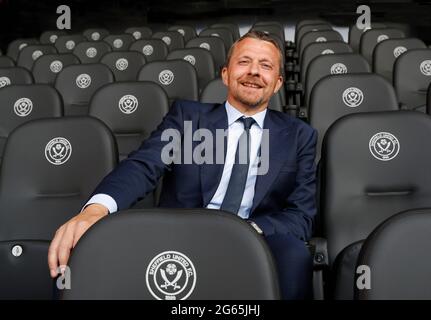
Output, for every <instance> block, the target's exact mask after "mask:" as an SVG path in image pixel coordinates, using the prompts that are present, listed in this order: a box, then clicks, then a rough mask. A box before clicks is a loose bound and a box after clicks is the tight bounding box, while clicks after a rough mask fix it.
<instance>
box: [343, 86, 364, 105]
mask: <svg viewBox="0 0 431 320" xmlns="http://www.w3.org/2000/svg"><path fill="white" fill-rule="evenodd" d="M363 101H364V94H363V93H362V91H361V90H360V89H358V88H354V87H351V88H348V89H346V90H344V92H343V102H344V104H345V105H346V106H348V107H350V108H356V107H359V106H360V105H361V103H362V102H363Z"/></svg>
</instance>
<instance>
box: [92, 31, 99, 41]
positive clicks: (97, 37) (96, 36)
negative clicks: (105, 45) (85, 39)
mask: <svg viewBox="0 0 431 320" xmlns="http://www.w3.org/2000/svg"><path fill="white" fill-rule="evenodd" d="M91 39H92V40H94V41H97V40H99V39H100V33H99V32H93V33H92V34H91Z"/></svg>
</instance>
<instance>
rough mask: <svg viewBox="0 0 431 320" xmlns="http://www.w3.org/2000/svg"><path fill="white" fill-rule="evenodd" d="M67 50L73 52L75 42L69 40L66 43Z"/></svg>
mask: <svg viewBox="0 0 431 320" xmlns="http://www.w3.org/2000/svg"><path fill="white" fill-rule="evenodd" d="M66 48H67V49H69V50H73V48H75V41H73V40H69V41H67V42H66Z"/></svg>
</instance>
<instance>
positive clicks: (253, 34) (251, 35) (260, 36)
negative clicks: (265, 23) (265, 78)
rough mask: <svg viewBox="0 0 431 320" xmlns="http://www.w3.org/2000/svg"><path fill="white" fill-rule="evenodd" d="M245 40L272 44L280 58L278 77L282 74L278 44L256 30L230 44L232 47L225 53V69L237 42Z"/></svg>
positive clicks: (280, 53) (281, 57)
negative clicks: (250, 39)
mask: <svg viewBox="0 0 431 320" xmlns="http://www.w3.org/2000/svg"><path fill="white" fill-rule="evenodd" d="M247 38H252V39H257V40H262V41H267V42H269V43H272V45H273V46H274V47H276V48H277V51H278V54H279V58H280V59H279V62H280V75H281V74H282V67H283V66H282V65H283V52H282V51H281V48H280V46H279V45H278V42H277V41H275V40H274V39H273V38H271V36H270V35H269V34H266V33H265V32H262V31H257V30H251V31H249V32H247V33H246V34H244V35H243V36H242V37H241V38H239V39H238V40H236V41H235V42H234V43H233V44H232V46H231V47H230V48H229V51H228V53H227V57H226V63H225V67H227V66H228V65H229V62H230V59H231V57H232V53H233V50H234V49H235V47H236V45H237V44H238V43H239V42H241V41H242V40H244V39H247Z"/></svg>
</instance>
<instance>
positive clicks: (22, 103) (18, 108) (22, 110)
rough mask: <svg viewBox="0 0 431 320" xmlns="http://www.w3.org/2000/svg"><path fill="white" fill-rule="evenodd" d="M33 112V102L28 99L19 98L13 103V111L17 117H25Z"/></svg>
mask: <svg viewBox="0 0 431 320" xmlns="http://www.w3.org/2000/svg"><path fill="white" fill-rule="evenodd" d="M31 110H33V102H32V101H31V100H30V99H28V98H21V99H18V100H17V101H15V104H14V105H13V111H15V114H16V115H17V116H18V117H26V116H28V115H29V114H30V112H31Z"/></svg>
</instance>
